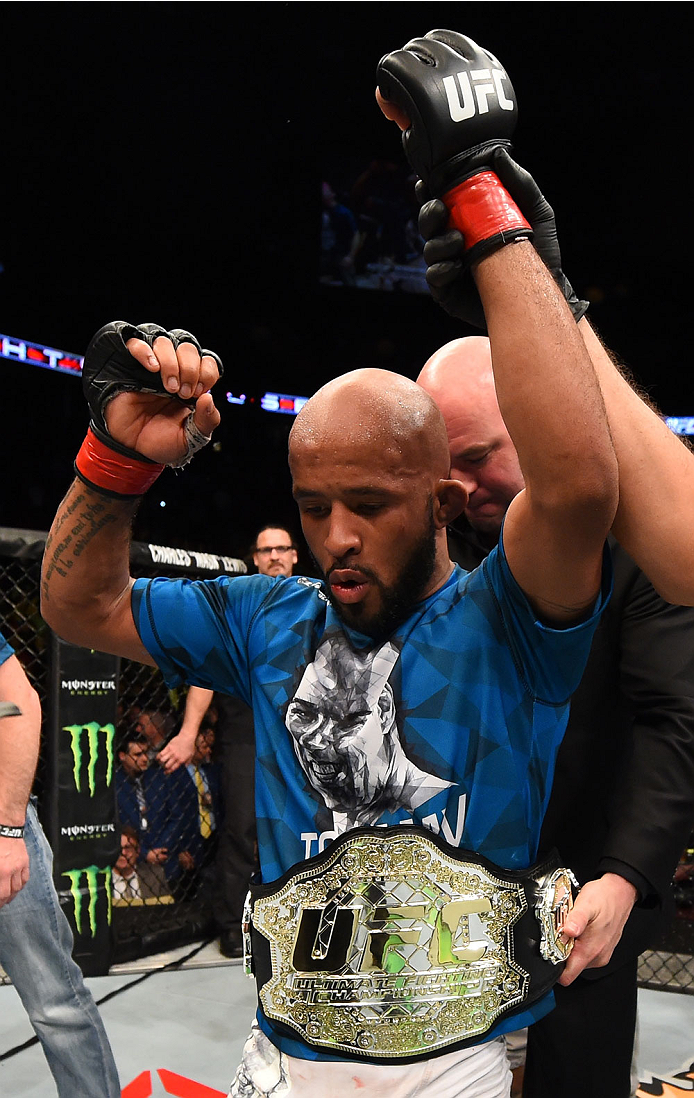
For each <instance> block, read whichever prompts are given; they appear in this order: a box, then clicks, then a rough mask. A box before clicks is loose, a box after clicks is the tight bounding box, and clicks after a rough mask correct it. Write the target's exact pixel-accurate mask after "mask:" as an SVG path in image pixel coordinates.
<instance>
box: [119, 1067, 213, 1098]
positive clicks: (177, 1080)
mask: <svg viewBox="0 0 694 1098" xmlns="http://www.w3.org/2000/svg"><path fill="white" fill-rule="evenodd" d="M157 1075H158V1076H159V1078H160V1079H161V1081H162V1083H163V1084H164V1090H165V1091H166V1093H167V1094H173V1095H174V1096H175V1098H227V1092H226V1091H225V1090H215V1089H214V1087H206V1086H205V1084H204V1083H196V1082H194V1080H193V1079H186V1078H185V1076H183V1075H176V1073H175V1072H174V1071H168V1070H167V1069H166V1068H157ZM128 1098H130V1095H128Z"/></svg>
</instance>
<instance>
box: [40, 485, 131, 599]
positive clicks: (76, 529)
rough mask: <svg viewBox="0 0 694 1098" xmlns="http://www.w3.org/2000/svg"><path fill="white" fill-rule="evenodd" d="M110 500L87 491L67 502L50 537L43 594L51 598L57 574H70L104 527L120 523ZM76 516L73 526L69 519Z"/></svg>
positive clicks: (46, 552) (48, 539)
mask: <svg viewBox="0 0 694 1098" xmlns="http://www.w3.org/2000/svg"><path fill="white" fill-rule="evenodd" d="M109 506H110V501H109V500H107V499H90V498H88V497H87V495H86V493H84V492H78V493H77V495H75V496H74V497H73V498H72V499H71V500H70V501H69V502H68V503H67V504H66V505H65V508H64V510H63V511H62V513H61V515H60V517H59V519H58V520H57V521H56V523H55V526H54V531H53V533H52V534H49V536H48V538H47V539H46V548H45V559H46V561H47V564H46V565H45V568H44V575H43V581H42V589H43V597H44V599H45V600H48V598H49V584H50V582H51V578H52V576H53V574H54V573H56V572H57V574H58V575H59V576H67V574H68V572H69V570H70V569H71V568H72V567H73V565H74V563H75V560H76V559H77V558H78V557H79V556H80V554H81V553H83V552H84V550H85V549H86V548H87V546H88V545H89V543H90V541H92V540H93V539H94V538H95V537H96V535H97V534H98V533H99V531H100V530H102V529H103V527H104V526H108V525H109V524H111V523H113V522H116V521H117V520H118V515H116V514H115V513H114V511H113V510H109ZM72 518H74V519H75V521H74V524H73V525H72V526H70V527H69V529H65V530H64V528H65V527H66V526H68V524H69V520H71V519H72Z"/></svg>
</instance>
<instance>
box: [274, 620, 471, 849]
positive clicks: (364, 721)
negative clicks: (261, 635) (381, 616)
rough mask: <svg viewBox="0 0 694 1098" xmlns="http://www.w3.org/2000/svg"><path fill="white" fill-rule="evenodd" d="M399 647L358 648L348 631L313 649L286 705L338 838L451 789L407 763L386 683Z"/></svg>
mask: <svg viewBox="0 0 694 1098" xmlns="http://www.w3.org/2000/svg"><path fill="white" fill-rule="evenodd" d="M399 655H400V653H399V649H398V648H397V647H396V645H395V644H394V643H393V642H392V641H386V643H385V644H384V645H383V646H382V647H381V648H379V649H371V650H367V651H363V652H359V651H355V649H353V648H352V647H351V645H350V644H349V642H348V640H347V638H346V637H345V635H344V634H343V633H333V634H331V635H329V636H327V637H326V638H325V639H324V640H323V642H322V643H321V644H320V646H319V647H318V648H317V649H316V653H315V658H314V660H313V663H310V664H309V665H308V666H307V668H306V670H305V671H304V674H303V676H302V678H301V682H300V683H299V686H298V688H297V690H296V693H295V694H294V697H293V699H292V700H291V701H290V703H289V705H288V707H287V713H286V717H285V724H286V726H287V728H288V729H289V732H290V733H291V735H292V738H293V742H294V749H295V751H296V754H297V758H298V759H299V762H300V764H301V768H302V770H303V771H304V774H305V775H306V777H307V779H308V781H309V783H310V784H311V786H312V787H313V789H314V790H315V791H316V793H318V794H319V795H320V797H321V800H322V801H323V803H324V805H325V806H326V808H328V809H329V810H330V811H331V812H332V815H333V829H334V832H335V833H336V834H339V833H341V832H343V831H346V830H348V829H349V828H352V827H359V826H362V825H366V824H375V823H377V821H378V820H379V819H380V818H381V817H382V816H383V814H384V813H387V812H388V813H393V812H396V811H397V810H398V809H405V810H408V811H410V812H411V811H414V809H416V808H419V807H420V806H421V805H423V804H425V803H426V802H427V801H428V800H430V799H431V798H432V797H435V796H437V794H439V793H440V792H441V791H442V790H444V789H448V788H450V786H451V785H452V784H453V783H451V782H449V781H444V780H443V779H442V778H438V777H436V775H434V774H430V773H427V772H426V771H424V770H421V769H420V768H419V767H418V766H416V765H415V764H414V763H413V762H412V761H411V760H410V759H408V757H407V755H406V754H405V751H404V749H403V745H402V742H401V740H400V735H399V732H398V727H397V721H396V703H395V698H394V695H393V689H392V686H391V685H390V683H389V681H388V679H389V677H390V674H391V672H392V670H393V668H394V666H395V664H396V663H397V660H398V657H399Z"/></svg>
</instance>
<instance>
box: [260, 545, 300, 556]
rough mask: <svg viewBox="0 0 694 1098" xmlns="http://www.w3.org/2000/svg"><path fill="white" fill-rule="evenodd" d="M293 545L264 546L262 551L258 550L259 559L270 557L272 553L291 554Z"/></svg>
mask: <svg viewBox="0 0 694 1098" xmlns="http://www.w3.org/2000/svg"><path fill="white" fill-rule="evenodd" d="M293 548H294V546H293V545H263V547H262V549H256V553H257V554H258V556H259V557H268V556H269V555H270V553H291V551H292V549H293Z"/></svg>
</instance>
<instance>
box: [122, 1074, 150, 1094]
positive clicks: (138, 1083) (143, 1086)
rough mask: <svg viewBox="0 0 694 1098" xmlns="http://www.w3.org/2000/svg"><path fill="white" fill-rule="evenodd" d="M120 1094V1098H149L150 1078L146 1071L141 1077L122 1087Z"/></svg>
mask: <svg viewBox="0 0 694 1098" xmlns="http://www.w3.org/2000/svg"><path fill="white" fill-rule="evenodd" d="M120 1093H121V1098H151V1095H152V1076H151V1075H150V1073H149V1072H148V1071H143V1072H142V1075H138V1077H137V1079H133V1081H132V1083H128V1085H127V1087H123V1089H122V1091H121V1092H120Z"/></svg>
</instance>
